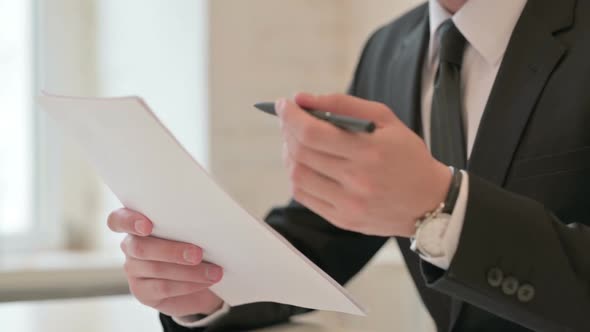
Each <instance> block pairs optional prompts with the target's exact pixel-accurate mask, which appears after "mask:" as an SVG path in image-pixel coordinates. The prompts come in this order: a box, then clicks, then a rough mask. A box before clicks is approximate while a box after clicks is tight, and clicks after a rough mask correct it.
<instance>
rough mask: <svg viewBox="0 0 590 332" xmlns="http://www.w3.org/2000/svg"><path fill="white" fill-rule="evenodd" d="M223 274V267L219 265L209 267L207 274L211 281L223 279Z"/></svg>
mask: <svg viewBox="0 0 590 332" xmlns="http://www.w3.org/2000/svg"><path fill="white" fill-rule="evenodd" d="M222 274H223V271H221V268H220V267H219V266H208V267H207V271H206V275H207V279H209V280H210V281H219V280H220V279H221V275H222Z"/></svg>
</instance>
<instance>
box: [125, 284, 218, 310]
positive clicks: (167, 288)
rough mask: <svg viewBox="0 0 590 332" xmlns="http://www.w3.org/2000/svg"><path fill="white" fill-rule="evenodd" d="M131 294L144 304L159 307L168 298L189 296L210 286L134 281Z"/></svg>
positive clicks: (131, 285)
mask: <svg viewBox="0 0 590 332" xmlns="http://www.w3.org/2000/svg"><path fill="white" fill-rule="evenodd" d="M129 285H130V289H131V293H133V295H134V296H135V297H136V298H137V299H138V300H140V301H141V302H142V303H144V304H146V305H149V306H157V305H158V304H160V303H161V302H162V301H164V300H165V299H167V298H171V297H176V296H182V295H187V294H191V293H195V292H198V291H201V290H204V289H207V288H208V287H209V286H210V285H208V284H200V283H194V282H183V281H171V280H163V279H134V280H132V282H130V284H129Z"/></svg>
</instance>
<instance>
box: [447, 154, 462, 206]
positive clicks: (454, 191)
mask: <svg viewBox="0 0 590 332" xmlns="http://www.w3.org/2000/svg"><path fill="white" fill-rule="evenodd" d="M450 168H451V171H452V172H453V177H452V178H451V185H450V186H449V191H448V192H447V198H446V199H445V202H444V208H443V210H442V212H443V213H448V214H452V212H453V209H454V208H455V203H457V198H458V197H459V191H460V189H461V180H462V179H463V174H462V172H461V170H458V169H456V168H455V167H452V166H450Z"/></svg>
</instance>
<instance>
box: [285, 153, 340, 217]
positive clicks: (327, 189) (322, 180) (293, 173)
mask: <svg viewBox="0 0 590 332" xmlns="http://www.w3.org/2000/svg"><path fill="white" fill-rule="evenodd" d="M289 173H290V174H289V175H290V177H291V182H292V186H293V188H294V189H301V190H303V191H305V192H306V193H308V194H311V195H313V196H315V197H321V199H322V201H324V202H327V203H330V204H331V205H334V206H338V205H339V204H340V199H339V197H340V195H342V193H343V187H342V186H341V185H340V184H339V183H337V182H335V181H334V180H332V179H330V178H327V177H325V176H323V175H321V174H319V173H317V172H316V171H314V170H312V169H311V168H309V167H307V166H305V165H303V164H301V163H297V162H295V163H293V166H292V167H291V169H290V170H289Z"/></svg>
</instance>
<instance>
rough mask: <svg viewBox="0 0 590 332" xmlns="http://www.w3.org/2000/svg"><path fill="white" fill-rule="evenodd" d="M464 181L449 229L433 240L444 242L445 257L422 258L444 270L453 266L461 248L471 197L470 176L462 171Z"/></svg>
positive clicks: (448, 225) (462, 181)
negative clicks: (456, 253) (468, 198)
mask: <svg viewBox="0 0 590 332" xmlns="http://www.w3.org/2000/svg"><path fill="white" fill-rule="evenodd" d="M461 173H462V174H461V175H462V176H463V179H462V180H461V188H460V189H459V196H458V197H457V201H456V202H455V207H454V208H453V214H452V215H451V218H450V219H449V222H448V224H447V229H446V230H445V232H444V235H443V236H442V237H441V238H436V239H433V240H434V241H442V243H441V244H442V248H443V250H444V255H442V256H438V257H425V256H422V255H420V257H421V258H422V259H423V260H425V261H426V262H428V263H430V264H432V265H435V266H437V267H439V268H441V269H443V270H447V269H448V268H449V266H450V265H451V261H452V260H453V257H455V252H456V251H457V247H458V246H459V238H460V236H461V230H462V229H463V221H464V219H465V210H466V209H467V197H468V196H469V195H468V194H469V176H468V175H467V172H464V171H461Z"/></svg>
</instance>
